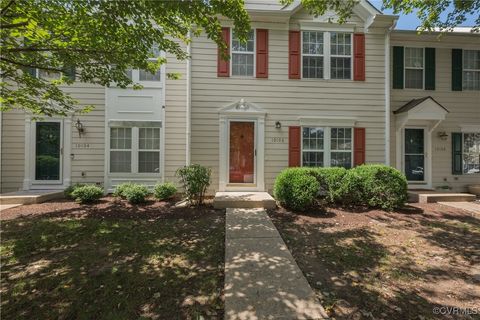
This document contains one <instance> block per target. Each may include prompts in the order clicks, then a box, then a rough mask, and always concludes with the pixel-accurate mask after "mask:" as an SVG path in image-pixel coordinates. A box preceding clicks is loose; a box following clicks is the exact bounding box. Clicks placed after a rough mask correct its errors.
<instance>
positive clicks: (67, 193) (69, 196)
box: [63, 183, 85, 200]
mask: <svg viewBox="0 0 480 320" xmlns="http://www.w3.org/2000/svg"><path fill="white" fill-rule="evenodd" d="M83 186H85V184H83V183H77V184H74V185H71V186H69V187H66V188H65V190H63V195H64V196H65V198H67V199H69V200H75V199H74V198H73V196H72V192H73V191H75V189H77V188H79V187H83Z"/></svg>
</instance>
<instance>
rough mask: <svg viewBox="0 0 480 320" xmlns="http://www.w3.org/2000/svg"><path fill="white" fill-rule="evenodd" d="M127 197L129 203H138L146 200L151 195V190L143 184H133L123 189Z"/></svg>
mask: <svg viewBox="0 0 480 320" xmlns="http://www.w3.org/2000/svg"><path fill="white" fill-rule="evenodd" d="M123 195H124V196H125V199H127V201H128V202H129V203H132V204H137V203H143V202H145V198H146V197H148V196H149V195H150V190H148V188H147V186H144V185H142V184H132V185H131V186H129V187H127V188H125V190H124V191H123Z"/></svg>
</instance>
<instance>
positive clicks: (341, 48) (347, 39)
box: [330, 32, 352, 79]
mask: <svg viewBox="0 0 480 320" xmlns="http://www.w3.org/2000/svg"><path fill="white" fill-rule="evenodd" d="M330 70H331V71H330V78H331V79H351V78H352V35H351V34H350V33H340V32H330Z"/></svg>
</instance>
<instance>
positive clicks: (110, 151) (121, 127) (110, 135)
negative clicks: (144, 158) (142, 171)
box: [108, 126, 133, 174]
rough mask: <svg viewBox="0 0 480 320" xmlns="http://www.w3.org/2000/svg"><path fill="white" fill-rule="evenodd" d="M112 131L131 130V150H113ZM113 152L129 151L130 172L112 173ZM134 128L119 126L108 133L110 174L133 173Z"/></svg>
mask: <svg viewBox="0 0 480 320" xmlns="http://www.w3.org/2000/svg"><path fill="white" fill-rule="evenodd" d="M112 129H131V135H130V149H112ZM112 151H128V152H130V172H112V165H111V162H112ZM132 158H133V127H126V126H118V127H110V129H109V133H108V172H109V173H110V174H129V173H132V171H133V162H132Z"/></svg>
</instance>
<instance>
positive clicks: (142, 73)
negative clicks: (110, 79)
mask: <svg viewBox="0 0 480 320" xmlns="http://www.w3.org/2000/svg"><path fill="white" fill-rule="evenodd" d="M160 56H161V52H160V50H158V47H156V46H154V47H153V48H152V50H151V53H150V58H148V61H151V62H156V61H157V60H158V58H159V57H160ZM126 75H127V77H128V78H129V79H131V80H132V81H134V82H149V83H158V82H161V81H162V69H161V68H160V69H158V70H157V71H156V72H155V73H151V72H150V71H147V70H143V69H128V70H127V71H126Z"/></svg>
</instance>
